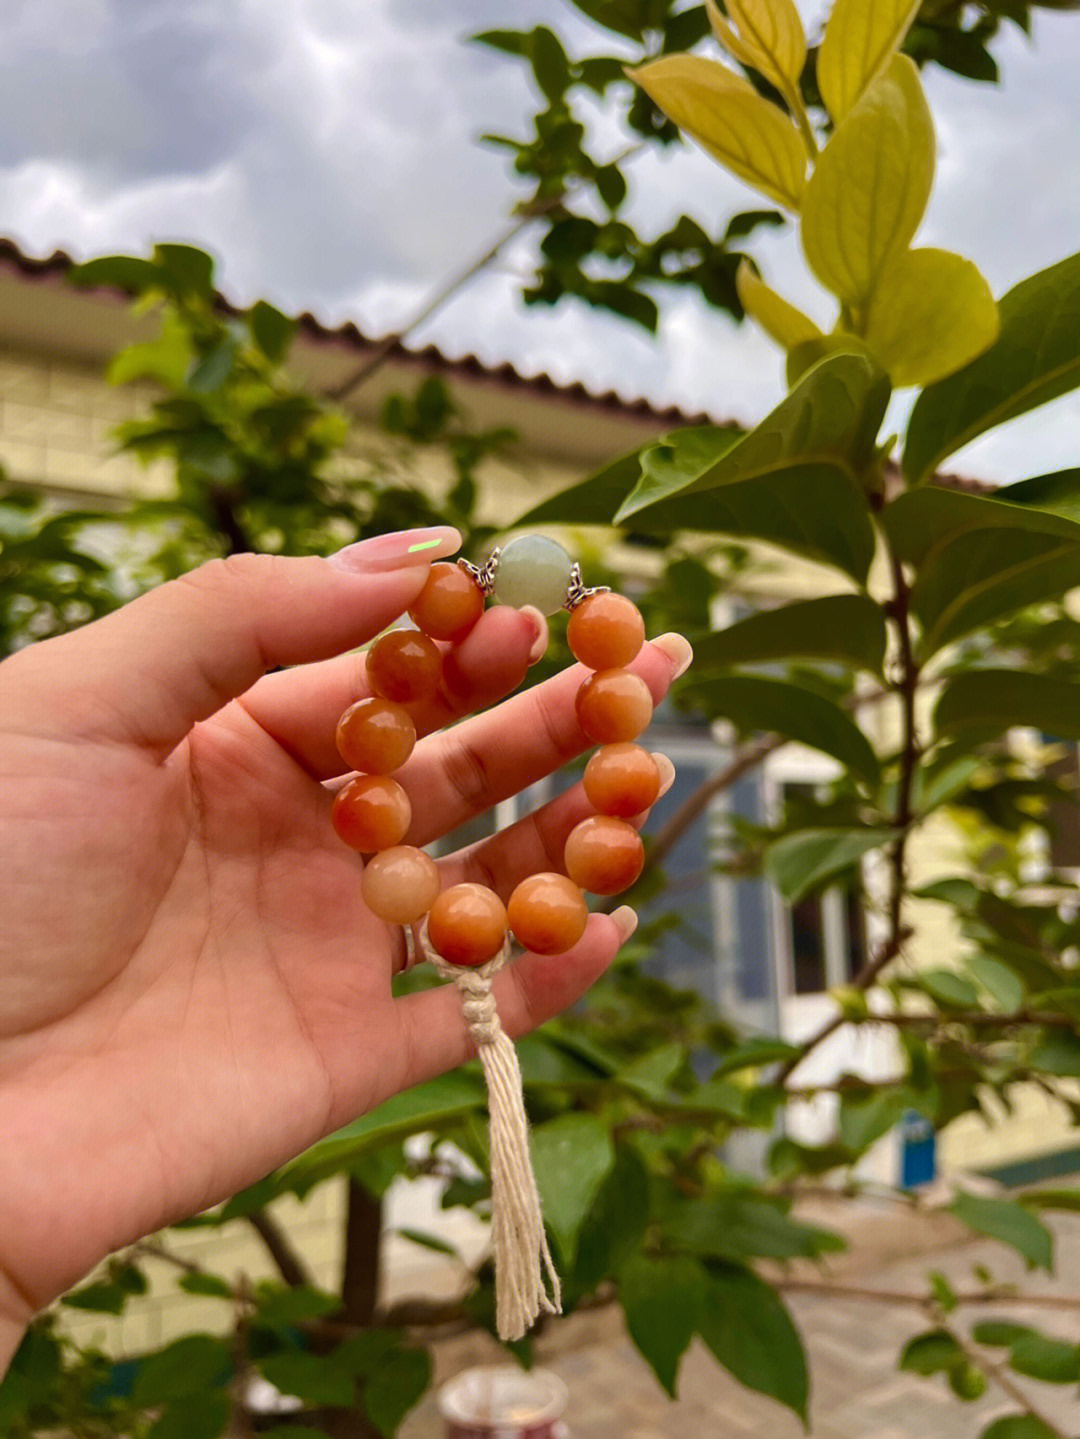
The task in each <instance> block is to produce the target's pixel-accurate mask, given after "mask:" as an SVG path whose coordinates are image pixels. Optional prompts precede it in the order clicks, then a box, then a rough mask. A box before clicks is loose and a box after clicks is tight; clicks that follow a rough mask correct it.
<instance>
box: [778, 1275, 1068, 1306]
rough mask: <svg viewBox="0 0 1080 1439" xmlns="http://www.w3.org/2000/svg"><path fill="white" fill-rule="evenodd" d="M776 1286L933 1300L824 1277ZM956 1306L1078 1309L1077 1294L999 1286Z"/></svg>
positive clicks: (905, 1301) (879, 1299)
mask: <svg viewBox="0 0 1080 1439" xmlns="http://www.w3.org/2000/svg"><path fill="white" fill-rule="evenodd" d="M771 1282H772V1283H773V1284H775V1286H776V1288H777V1289H783V1290H786V1291H788V1292H790V1293H799V1294H825V1295H829V1296H830V1297H831V1298H836V1299H852V1300H857V1301H863V1300H865V1301H866V1302H867V1303H875V1304H901V1305H910V1306H912V1307H913V1308H916V1309H926V1308H928V1307H929V1306H930V1305H931V1304H933V1303H934V1301H933V1300H931V1299H929V1298H928V1297H927V1296H926V1295H925V1294H915V1293H911V1292H909V1291H907V1290H901V1289H871V1288H868V1287H866V1286H864V1285H860V1284H832V1283H830V1282H829V1281H828V1280H827V1279H789V1278H787V1277H786V1276H781V1278H779V1279H772V1280H771ZM956 1303H957V1306H958V1307H960V1306H962V1305H965V1304H967V1305H973V1304H978V1305H982V1304H1018V1305H1022V1306H1023V1307H1025V1308H1026V1307H1027V1306H1028V1305H1033V1306H1036V1307H1039V1308H1043V1309H1080V1294H1011V1293H1008V1292H1007V1291H1004V1290H1000V1289H985V1290H984V1289H979V1290H975V1291H974V1292H972V1293H966V1294H958V1295H957V1296H956Z"/></svg>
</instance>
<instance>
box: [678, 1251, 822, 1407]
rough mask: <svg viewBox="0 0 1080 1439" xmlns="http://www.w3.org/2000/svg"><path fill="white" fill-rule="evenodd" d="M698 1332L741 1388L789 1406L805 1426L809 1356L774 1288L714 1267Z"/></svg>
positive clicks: (733, 1269) (746, 1273) (731, 1268)
mask: <svg viewBox="0 0 1080 1439" xmlns="http://www.w3.org/2000/svg"><path fill="white" fill-rule="evenodd" d="M698 1330H699V1333H700V1334H701V1337H702V1339H703V1340H704V1341H705V1343H706V1345H707V1346H708V1347H709V1349H711V1350H712V1352H713V1354H714V1355H715V1357H716V1359H717V1360H718V1362H719V1363H720V1364H722V1365H723V1366H724V1368H725V1369H726V1370H727V1371H728V1372H729V1373H730V1374H733V1375H734V1377H735V1378H736V1379H738V1380H739V1382H740V1383H741V1384H745V1385H746V1386H747V1388H749V1389H756V1390H757V1391H758V1393H760V1394H767V1395H769V1397H770V1398H772V1399H776V1400H778V1401H779V1402H780V1403H781V1404H786V1405H787V1407H788V1408H789V1409H793V1410H794V1411H795V1413H796V1414H797V1415H798V1416H799V1418H800V1419H801V1420H802V1421H803V1423H804V1424H805V1423H806V1422H807V1404H808V1401H809V1388H810V1380H809V1376H808V1374H807V1371H806V1354H805V1352H804V1350H803V1345H802V1340H801V1339H800V1338H799V1333H798V1330H797V1329H796V1328H795V1325H794V1324H793V1323H792V1322H791V1316H790V1315H789V1313H788V1311H787V1309H786V1307H785V1305H784V1302H783V1300H782V1299H781V1298H780V1296H779V1294H777V1292H776V1291H775V1290H774V1289H773V1288H772V1286H771V1285H769V1284H766V1283H765V1282H764V1280H762V1279H759V1278H758V1277H757V1275H756V1274H754V1273H752V1272H751V1271H750V1270H749V1269H743V1268H740V1267H738V1266H735V1265H710V1266H709V1282H708V1287H707V1289H706V1291H705V1304H704V1308H703V1310H702V1314H701V1320H700V1322H699V1325H698Z"/></svg>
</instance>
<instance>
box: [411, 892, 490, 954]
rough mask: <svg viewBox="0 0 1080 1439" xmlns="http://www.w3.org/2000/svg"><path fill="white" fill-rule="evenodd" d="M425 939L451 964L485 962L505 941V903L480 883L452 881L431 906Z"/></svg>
mask: <svg viewBox="0 0 1080 1439" xmlns="http://www.w3.org/2000/svg"><path fill="white" fill-rule="evenodd" d="M428 939H429V940H430V941H431V946H432V948H433V949H434V950H435V952H436V954H441V955H442V957H443V959H445V960H447V961H448V962H449V963H450V964H462V965H467V966H470V967H471V966H474V965H478V964H485V963H486V962H487V961H488V960H489V959H494V957H495V956H496V955H497V954H498V952H499V950H500V949H502V947H503V944H504V942H505V940H506V906H505V905H504V904H503V902H502V900H501V899H500V898H499V896H498V895H497V894H496V893H495V891H494V890H491V889H487V888H486V887H485V886H484V885H482V884H455V885H453V886H451V888H450V889H444V890H443V892H442V894H440V895H439V897H438V899H437V900H436V901H435V903H434V904H433V905H432V906H431V910H430V912H429V914H428Z"/></svg>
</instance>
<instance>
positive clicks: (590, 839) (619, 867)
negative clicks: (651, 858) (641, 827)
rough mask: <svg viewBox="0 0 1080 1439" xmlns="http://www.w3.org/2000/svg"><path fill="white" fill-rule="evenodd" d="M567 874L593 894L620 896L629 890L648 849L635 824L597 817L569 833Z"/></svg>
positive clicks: (639, 871) (607, 816)
mask: <svg viewBox="0 0 1080 1439" xmlns="http://www.w3.org/2000/svg"><path fill="white" fill-rule="evenodd" d="M565 863H566V872H567V874H568V875H569V876H570V878H571V879H572V880H573V881H574V883H575V884H579V885H580V886H581V888H582V889H587V890H588V891H589V893H590V894H619V893H620V892H621V891H622V890H624V889H629V888H630V886H631V885H632V884H633V883H634V881H635V880H636V879H637V877H638V875H639V874H640V873H641V871H642V868H643V866H644V864H645V846H644V845H643V844H642V843H641V836H640V835H639V834H638V832H637V830H636V829H635V828H634V826H633V825H632V824H627V823H626V821H625V820H624V819H615V818H613V817H612V816H611V815H606V814H594V815H590V816H589V818H588V819H583V820H582V821H581V823H580V824H578V825H575V826H574V828H573V829H572V830H571V831H570V837H569V839H567V841H566V854H565Z"/></svg>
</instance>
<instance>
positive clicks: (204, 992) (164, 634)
mask: <svg viewBox="0 0 1080 1439" xmlns="http://www.w3.org/2000/svg"><path fill="white" fill-rule="evenodd" d="M419 537H420V538H421V539H431V538H435V539H438V540H440V541H441V543H440V544H439V545H437V546H435V547H432V548H429V549H425V550H423V551H420V552H413V553H411V554H410V553H408V546H409V544H410V543H411V542H415V541H416V540H417V538H418V532H406V533H405V534H403V535H385V536H380V537H378V538H377V539H375V540H369V541H366V542H364V543H363V544H360V545H357V546H351V547H350V548H349V549H348V550H346V551H343V552H342V553H341V555H339V556H337V557H335V561H326V560H323V559H317V558H311V559H283V558H279V557H269V556H255V555H241V556H237V557H234V558H233V559H230V560H225V561H215V562H214V563H212V564H209V565H206V566H204V567H203V568H201V569H198V570H195V571H194V572H193V573H191V574H190V575H188V576H186V577H184V578H183V579H181V580H178V581H174V582H172V583H169V584H164V585H162V586H160V587H159V588H158V589H156V590H154V591H153V592H152V593H150V594H148V595H145V596H144V597H143V598H141V599H138V600H135V601H134V602H133V603H131V604H129V605H127V606H126V607H124V608H123V609H122V610H120V611H118V612H117V613H115V614H113V615H110V616H108V617H107V618H106V619H103V620H99V621H97V622H96V623H94V624H91V625H88V626H86V627H85V628H84V629H82V630H79V631H77V632H76V633H73V634H70V635H65V636H63V637H61V638H58V639H53V640H48V641H46V642H44V643H42V644H39V645H37V646H34V647H32V648H31V649H28V650H25V651H22V652H20V653H18V654H16V655H14V656H12V657H11V658H10V659H8V660H6V661H5V662H4V664H3V666H2V667H0V695H2V700H0V754H2V757H3V758H2V765H0V786H2V789H3V800H2V803H0V854H2V855H3V856H4V864H3V866H2V868H0V913H2V914H3V915H4V927H3V931H2V933H0V1154H3V1155H4V1157H5V1177H4V1185H3V1189H2V1191H0V1320H2V1319H3V1318H4V1317H5V1316H6V1317H7V1319H8V1327H9V1330H10V1331H11V1333H10V1334H9V1339H11V1337H12V1336H14V1341H17V1338H18V1330H19V1329H20V1328H21V1327H22V1326H23V1325H25V1323H26V1322H27V1320H28V1319H29V1318H30V1317H31V1315H32V1314H33V1313H34V1312H35V1311H36V1310H37V1309H39V1308H40V1307H42V1306H43V1305H45V1304H46V1303H48V1302H49V1301H50V1300H51V1299H53V1298H54V1297H55V1296H57V1295H58V1294H61V1293H63V1292H64V1291H65V1290H66V1289H68V1288H70V1287H71V1285H72V1284H73V1283H74V1282H75V1281H76V1280H77V1279H79V1278H80V1277H81V1276H82V1275H83V1274H85V1273H86V1272H87V1271H88V1270H89V1269H91V1268H92V1267H93V1266H94V1265H95V1264H96V1263H98V1262H99V1261H100V1260H101V1259H103V1258H104V1257H105V1256H106V1255H107V1254H108V1253H110V1252H111V1251H113V1250H115V1249H117V1248H119V1247H121V1246H122V1245H124V1244H128V1243H131V1242H133V1241H134V1240H135V1239H137V1238H138V1237H140V1236H141V1235H144V1234H147V1233H151V1232H153V1231H154V1230H157V1229H160V1228H162V1227H163V1226H165V1225H167V1224H169V1223H171V1222H173V1221H175V1220H178V1219H180V1218H183V1217H185V1216H188V1215H191V1214H194V1213H197V1212H198V1211H200V1210H203V1209H205V1208H207V1207H209V1206H210V1205H213V1204H215V1203H218V1202H220V1201H222V1200H224V1199H225V1198H227V1197H228V1196H230V1195H232V1194H234V1193H236V1192H237V1191H238V1190H240V1189H242V1188H243V1187H244V1186H246V1185H248V1184H250V1183H252V1182H254V1181H255V1180H256V1179H258V1178H260V1177H261V1176H262V1175H264V1174H266V1173H267V1172H269V1171H270V1170H271V1169H273V1168H275V1167H276V1166H278V1165H279V1164H282V1163H284V1162H285V1161H286V1160H288V1159H289V1158H291V1157H292V1156H294V1155H296V1154H298V1153H299V1152H301V1151H302V1150H304V1149H306V1148H307V1147H308V1146H309V1145H311V1144H313V1143H314V1142H315V1141H316V1140H318V1139H320V1138H322V1137H323V1136H324V1135H326V1134H328V1133H330V1132H332V1131H333V1130H335V1129H338V1128H340V1127H341V1126H342V1125H344V1124H346V1123H348V1122H349V1121H351V1120H352V1119H354V1118H356V1117H357V1116H358V1115H359V1114H361V1113H363V1112H365V1111H366V1110H368V1109H370V1108H372V1107H373V1106H374V1105H376V1104H378V1103H379V1102H380V1101H381V1100H383V1099H385V1098H387V1096H389V1095H391V1094H394V1093H396V1092H397V1091H398V1090H401V1089H404V1088H406V1087H408V1086H409V1085H413V1084H417V1083H418V1082H420V1081H421V1080H424V1079H428V1078H430V1077H431V1076H433V1075H437V1074H439V1073H441V1072H443V1071H445V1070H447V1069H449V1068H451V1067H452V1066H454V1065H456V1064H459V1063H461V1062H462V1061H463V1060H464V1059H465V1058H466V1057H467V1056H468V1055H469V1053H470V1042H469V1040H468V1036H467V1034H466V1030H465V1025H464V1022H463V1019H462V1014H461V1005H460V1001H459V998H458V995H457V994H456V992H454V990H453V988H452V987H449V988H447V987H443V988H440V989H438V990H432V991H428V992H425V993H421V994H415V995H411V996H409V997H406V998H401V999H398V1000H394V999H392V997H391V988H390V980H391V977H392V975H393V973H394V971H395V968H399V967H400V966H401V965H402V964H403V962H404V944H403V938H402V934H401V931H400V930H398V929H391V927H390V926H387V925H385V924H383V923H382V922H381V921H379V920H377V919H375V918H374V917H373V916H372V915H371V914H370V913H369V912H368V911H367V910H366V908H365V907H364V905H363V903H362V901H361V898H360V885H359V876H360V865H359V860H358V858H357V856H356V855H355V854H353V853H352V852H350V851H349V850H347V849H346V848H345V847H344V846H343V845H342V844H341V843H340V841H339V840H338V839H337V837H336V836H335V834H334V832H333V830H332V828H331V825H330V804H331V800H332V791H331V789H330V788H329V787H328V785H327V782H328V781H333V780H334V779H335V778H336V777H338V776H340V774H341V771H342V769H343V765H342V762H341V760H340V759H339V758H338V755H337V751H336V749H335V746H334V729H335V725H336V723H337V719H338V717H339V715H340V714H341V712H342V711H343V710H344V709H345V708H346V706H347V705H348V704H350V703H351V702H352V701H353V700H354V699H356V698H358V697H360V696H362V695H364V694H366V693H368V690H367V687H366V683H365V676H364V664H363V659H362V657H360V656H356V655H352V654H346V653H343V651H346V650H349V649H351V648H354V647H356V646H358V645H360V644H362V643H363V642H364V641H366V640H368V639H370V638H372V637H373V636H374V635H376V634H377V633H379V631H380V630H382V629H384V628H385V627H386V626H387V625H388V624H390V623H391V622H392V621H393V620H394V619H396V618H397V617H398V616H399V615H401V614H402V613H403V612H404V611H405V610H406V608H407V607H408V606H409V605H410V604H411V603H412V601H413V599H414V598H415V597H416V595H417V594H418V593H419V591H420V589H421V587H422V586H423V583H424V580H425V578H426V576H427V572H428V566H429V562H430V560H431V559H433V558H438V557H439V556H440V555H445V554H448V553H451V552H452V551H453V550H455V549H456V548H457V546H458V544H459V542H460V540H459V537H458V535H457V533H456V531H453V530H442V529H440V530H435V531H430V532H423V533H422V534H421V535H420V536H419ZM545 643H546V626H545V625H544V621H543V619H542V617H541V616H540V615H539V613H538V612H537V611H529V610H523V611H518V610H511V609H507V608H506V607H502V606H497V607H494V608H492V609H489V610H487V611H486V612H485V614H484V615H483V617H482V618H481V620H480V621H479V623H478V624H477V626H476V628H475V629H474V630H473V631H472V633H471V634H470V635H469V636H468V637H467V638H466V639H465V640H464V641H463V642H462V644H461V645H460V646H459V647H458V652H457V656H456V658H457V664H456V666H455V674H456V675H457V676H458V677H460V680H461V682H462V683H463V684H464V686H466V687H467V693H465V692H463V693H462V694H460V695H457V694H455V695H449V694H447V693H445V692H444V693H442V694H440V695H439V696H438V697H437V698H436V699H433V700H432V701H431V702H430V703H429V704H428V705H427V706H426V707H425V709H424V711H423V713H422V714H420V716H419V723H418V729H419V730H420V732H421V733H422V734H427V735H428V736H429V737H428V738H427V739H425V740H423V741H422V742H421V743H419V744H418V745H417V747H416V749H415V751H414V753H413V755H412V757H411V758H410V760H409V762H408V764H407V765H406V766H405V767H404V769H403V770H402V771H400V772H399V775H398V777H399V778H400V779H401V782H402V784H403V785H404V787H405V789H406V790H407V791H408V793H409V795H410V797H411V799H412V802H413V816H414V818H413V826H412V830H411V832H410V833H409V834H408V835H407V836H406V842H408V843H412V844H417V845H424V844H427V843H428V842H430V841H432V840H434V839H437V838H438V837H439V836H440V835H443V834H445V833H447V832H448V831H450V830H452V829H454V828H455V827H456V826H457V825H459V824H461V823H462V822H463V821H464V820H466V819H467V818H469V817H470V816H471V815H474V814H478V813H480V812H482V811H484V810H486V809H488V808H490V807H491V806H492V805H493V804H495V803H496V802H497V801H499V800H501V799H505V798H507V797H509V796H511V795H513V794H516V793H517V792H519V791H520V790H521V789H523V788H524V787H526V786H527V785H529V784H531V783H533V782H535V781H536V780H538V779H540V778H541V777H542V776H544V775H546V774H548V773H550V772H552V771H553V770H555V769H557V768H558V767H559V766H560V765H562V764H564V763H565V762H566V761H567V760H569V759H570V758H571V757H572V756H573V755H575V754H578V753H580V752H581V751H582V750H584V749H585V748H587V747H588V746H589V741H588V740H587V739H586V738H585V736H584V735H583V734H582V732H581V730H580V729H579V727H578V725H577V722H576V719H575V714H574V695H575V693H576V690H577V687H578V685H579V684H580V681H581V677H582V676H581V670H580V667H575V668H573V669H571V670H569V671H566V672H564V673H563V674H561V675H559V676H557V677H556V678H555V679H553V680H550V681H548V682H547V683H545V684H543V685H541V686H537V687H536V688H534V689H532V690H530V691H527V692H526V693H524V694H522V695H519V696H516V697H515V698H512V699H510V700H507V701H505V702H504V703H502V704H501V705H499V706H498V707H497V708H496V709H494V710H490V711H487V712H486V713H484V714H482V715H478V716H475V717H473V718H470V719H468V720H465V721H464V722H463V723H461V724H458V725H455V726H454V727H453V728H451V729H450V730H448V731H447V732H445V733H439V732H438V731H440V730H441V729H442V727H443V726H445V725H446V724H447V723H448V722H449V721H451V720H453V719H455V718H457V717H458V716H459V715H462V714H464V713H466V712H467V711H469V710H471V709H474V708H476V707H477V706H478V705H486V704H488V703H490V702H491V701H492V700H493V699H495V698H497V697H500V696H502V695H505V694H506V693H508V692H509V691H511V690H512V689H514V688H516V687H517V686H518V685H519V684H520V683H521V681H522V679H523V678H524V675H525V672H526V668H527V665H528V663H529V662H530V652H531V657H532V658H533V659H535V658H536V657H537V655H538V653H542V650H543V645H544V644H545ZM334 656H336V658H334ZM688 658H689V647H688V646H687V645H686V642H685V641H684V640H681V639H680V638H679V637H678V636H666V637H663V638H662V639H661V641H660V642H659V643H658V644H656V643H654V644H648V645H646V646H645V647H644V649H643V650H642V652H641V654H640V655H639V657H638V659H637V660H636V661H635V663H634V668H635V669H636V670H637V671H638V672H639V673H640V674H641V675H642V676H643V677H644V678H645V680H646V681H647V683H648V684H649V687H650V689H651V690H652V693H653V697H654V699H656V700H659V698H660V697H661V696H662V695H663V694H664V692H665V691H666V689H667V687H668V685H669V683H670V681H671V679H672V677H673V675H674V674H675V673H678V671H679V668H680V667H682V665H683V664H684V663H685V661H686V660H687V659H688ZM314 662H318V663H314ZM283 665H294V666H298V668H293V669H288V670H282V671H280V672H278V673H274V674H267V673H266V671H267V670H269V669H271V668H273V667H276V666H283ZM587 812H588V806H587V803H586V801H585V800H584V797H583V795H582V793H581V788H580V785H579V786H577V787H576V789H574V790H572V791H570V792H569V793H568V794H567V795H564V796H563V797H561V798H560V799H559V800H557V801H554V802H553V803H552V804H550V805H548V806H546V807H545V808H544V809H542V810H540V811H539V812H538V813H537V814H536V815H535V816H533V817H532V818H529V819H526V820H524V821H522V822H520V823H518V824H516V825H514V826H513V827H512V828H510V829H508V830H506V831H505V832H503V833H501V834H499V835H498V836H496V837H495V838H493V839H491V840H488V841H485V842H483V843H481V844H480V845H477V846H473V847H472V848H471V849H470V850H467V851H464V852H462V853H459V854H456V855H453V856H450V857H449V858H446V859H444V860H442V861H441V867H442V872H443V883H444V884H453V883H457V882H458V881H460V880H464V879H479V880H482V881H483V882H485V883H488V884H491V885H492V886H493V887H494V888H495V889H496V890H497V891H498V892H499V893H500V894H501V895H502V896H503V897H504V899H505V898H506V897H507V896H508V895H509V893H510V891H511V890H512V889H513V887H514V885H515V884H516V883H517V881H518V880H519V879H521V878H522V877H524V876H525V875H526V874H529V873H532V872H534V871H535V870H539V869H551V868H560V867H561V865H560V857H561V854H562V844H563V842H564V840H565V837H566V835H567V833H568V832H569V830H570V829H571V828H572V826H573V825H574V824H575V823H576V822H577V820H578V819H580V818H581V817H582V816H583V815H584V814H585V813H587ZM626 916H627V917H628V918H627V917H624V918H623V921H622V923H620V920H619V918H616V917H612V916H610V915H599V914H598V915H593V916H592V917H591V918H590V920H589V924H588V927H587V929H586V933H585V936H584V938H583V939H582V940H581V942H580V943H579V944H578V945H577V946H576V948H575V949H574V950H573V951H572V952H570V953H569V954H566V955H558V956H555V957H549V958H540V957H538V956H534V955H528V956H525V957H523V958H522V959H521V960H519V961H518V962H517V963H516V964H515V965H513V966H511V967H510V968H508V969H507V970H505V971H504V972H503V973H502V974H501V975H500V976H499V979H498V981H497V984H496V994H497V997H498V1005H499V1010H500V1013H501V1015H502V1018H503V1022H504V1024H505V1026H506V1028H507V1030H508V1031H509V1032H510V1033H511V1034H521V1033H523V1032H525V1031H527V1030H529V1029H531V1028H533V1027H534V1026H535V1025H537V1024H540V1023H541V1022H542V1021H543V1020H545V1019H547V1018H548V1017H549V1016H551V1015H552V1014H555V1013H557V1012H558V1011H560V1010H562V1009H564V1008H565V1007H566V1006H567V1005H569V1004H571V1003H573V1001H574V1000H576V999H577V998H578V997H579V996H580V995H581V994H582V992H583V991H584V990H585V989H586V988H587V987H588V985H589V984H591V983H592V982H593V981H594V980H595V979H596V978H597V977H598V976H599V975H600V973H601V972H602V971H603V970H604V968H605V966H607V965H608V964H609V963H610V961H611V959H612V958H613V956H614V954H615V952H616V950H617V948H618V946H619V945H620V943H621V942H622V941H623V939H624V938H625V937H626V934H627V933H628V932H629V928H630V925H632V923H633V918H632V914H630V912H629V911H627V912H626ZM4 1360H5V1355H4V1353H3V1345H2V1343H0V1372H2V1369H3V1363H4Z"/></svg>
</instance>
